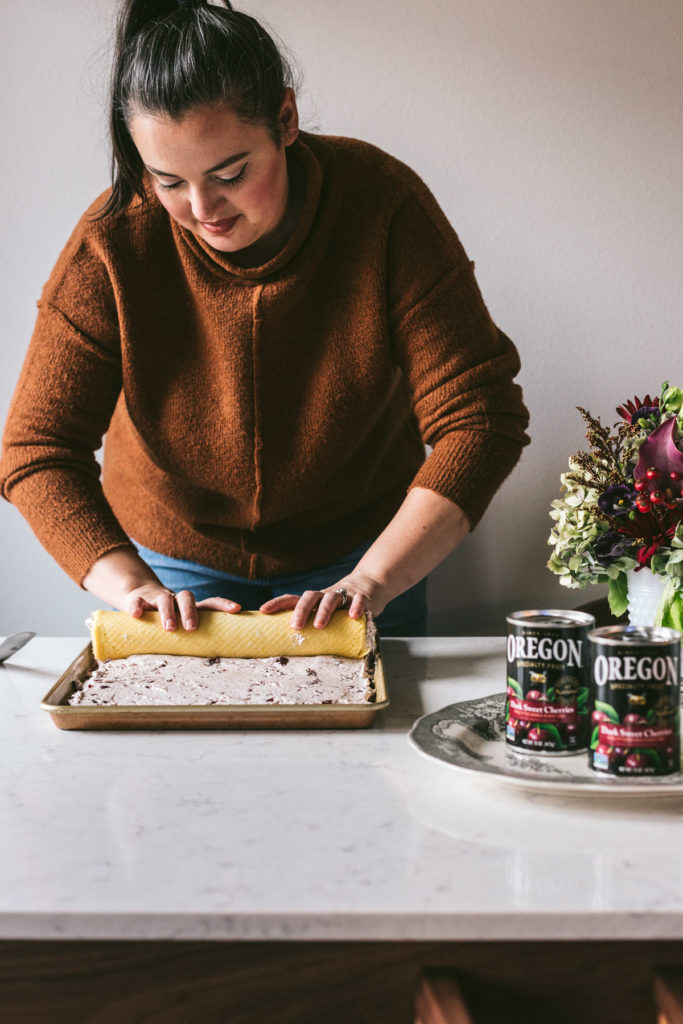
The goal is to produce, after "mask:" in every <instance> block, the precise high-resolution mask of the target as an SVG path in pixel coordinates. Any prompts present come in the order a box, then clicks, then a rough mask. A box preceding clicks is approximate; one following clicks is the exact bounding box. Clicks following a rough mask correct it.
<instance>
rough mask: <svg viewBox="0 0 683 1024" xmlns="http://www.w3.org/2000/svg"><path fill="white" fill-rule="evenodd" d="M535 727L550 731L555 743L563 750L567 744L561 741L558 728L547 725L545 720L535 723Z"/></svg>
mask: <svg viewBox="0 0 683 1024" xmlns="http://www.w3.org/2000/svg"><path fill="white" fill-rule="evenodd" d="M537 728H539V729H543V730H544V732H549V733H551V734H552V735H553V736H554V737H555V742H556V743H557V745H558V747H559V748H560V750H564V749H565V747H566V746H567V744H566V743H563V742H562V737H561V736H560V731H559V729H558V728H557V726H556V725H547V724H546V723H545V722H539V723H538V725H537Z"/></svg>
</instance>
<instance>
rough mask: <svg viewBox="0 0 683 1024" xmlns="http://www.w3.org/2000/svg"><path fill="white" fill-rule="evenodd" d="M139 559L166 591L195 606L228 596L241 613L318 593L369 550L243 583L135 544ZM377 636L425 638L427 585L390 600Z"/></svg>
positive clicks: (423, 583)
mask: <svg viewBox="0 0 683 1024" xmlns="http://www.w3.org/2000/svg"><path fill="white" fill-rule="evenodd" d="M132 543H133V544H135V547H136V548H137V549H138V554H139V555H140V558H142V559H143V561H145V562H146V563H147V565H148V566H149V567H150V569H152V570H153V571H154V572H155V573H156V574H157V576H158V577H159V579H160V580H161V582H162V583H163V584H164V586H165V587H168V589H169V590H174V591H176V593H177V592H178V591H180V590H191V591H192V593H193V594H194V596H195V600H196V601H203V600H204V598H205V597H227V598H229V599H230V600H231V601H236V602H237V603H238V604H241V605H242V607H243V608H245V609H256V608H259V607H260V605H262V604H263V603H264V602H265V601H269V600H270V599H271V598H273V597H279V596H280V595H281V594H303V592H304V590H322V589H323V588H325V587H329V586H331V585H332V584H333V583H336V582H337V580H340V579H341V578H342V577H343V576H346V575H347V574H348V573H350V572H351V570H352V569H353V568H354V567H355V565H356V563H357V562H358V561H359V559H360V558H361V556H362V555H363V554H365V552H366V551H367V549H368V548H369V547H370V545H369V544H363V545H362V546H361V547H359V548H356V550H355V551H350V552H349V553H348V554H347V555H344V556H343V557H342V558H339V559H337V561H336V562H330V563H328V564H327V565H321V566H318V567H317V568H314V569H307V570H305V571H304V572H298V573H292V574H290V575H288V576H270V577H268V578H266V579H257V580H247V579H244V577H243V576H232V575H231V574H230V573H228V572H220V571H219V570H218V569H212V568H210V567H209V566H206V565H199V564H198V563H197V562H187V561H185V560H183V559H181V558H171V557H170V556H169V555H161V554H159V553H158V552H157V551H150V550H149V548H145V547H143V546H142V545H141V544H138V542H137V541H135V540H134V541H133V542H132ZM377 630H378V632H379V634H380V636H426V632H427V580H426V579H424V580H421V581H420V582H419V583H417V584H416V585H415V586H414V587H411V588H410V590H407V591H406V592H405V593H404V594H400V595H399V596H398V597H396V598H394V600H393V601H390V602H389V604H388V605H387V606H386V608H385V609H384V611H383V612H382V614H381V615H379V616H378V617H377Z"/></svg>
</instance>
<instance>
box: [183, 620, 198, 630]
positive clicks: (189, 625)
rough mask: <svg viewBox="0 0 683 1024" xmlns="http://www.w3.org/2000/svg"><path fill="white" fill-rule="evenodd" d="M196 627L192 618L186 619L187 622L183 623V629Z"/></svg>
mask: <svg viewBox="0 0 683 1024" xmlns="http://www.w3.org/2000/svg"><path fill="white" fill-rule="evenodd" d="M196 628H197V623H196V622H195V620H194V619H188V620H187V622H186V623H185V629H196Z"/></svg>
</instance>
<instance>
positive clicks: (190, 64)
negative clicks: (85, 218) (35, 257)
mask: <svg viewBox="0 0 683 1024" xmlns="http://www.w3.org/2000/svg"><path fill="white" fill-rule="evenodd" d="M290 85H292V69H291V66H290V64H289V62H288V60H287V59H286V57H285V56H284V55H283V54H282V52H281V51H280V49H279V48H278V46H277V45H276V44H275V42H274V41H273V39H272V38H271V36H270V35H269V34H268V32H266V30H265V29H264V28H263V27H262V26H261V25H260V24H259V23H258V21H256V19H255V18H252V17H250V15H248V14H244V13H242V12H241V11H234V10H233V9H232V7H231V5H230V3H229V2H227V0H226V2H225V4H224V6H221V7H218V6H216V5H215V4H208V3H207V2H205V0H189V2H188V0H184V2H181V3H179V2H178V0H125V2H124V3H123V5H122V8H121V12H120V16H119V22H118V29H117V36H116V51H115V55H114V64H113V68H112V78H111V97H110V103H111V114H110V117H111V122H110V126H111V140H112V190H111V194H110V196H109V198H108V200H107V202H106V203H105V205H104V206H103V207H102V208H101V209H100V210H99V211H98V214H97V216H96V218H95V219H97V220H100V219H102V218H104V217H109V216H111V215H112V214H115V213H119V212H121V211H122V210H125V209H126V207H127V206H128V204H129V203H130V202H131V200H132V199H133V198H134V196H136V195H137V196H139V197H140V198H141V199H142V200H143V201H144V200H145V199H146V194H145V189H144V186H143V181H142V179H143V173H144V166H143V163H142V160H141V158H140V154H139V153H138V151H137V148H136V146H135V143H134V142H133V139H132V137H131V134H130V131H129V129H128V119H129V117H130V114H131V112H133V111H136V110H137V111H145V112H147V113H152V114H162V115H166V116H168V117H170V118H179V117H181V116H182V115H183V114H184V113H187V111H188V110H191V109H192V108H194V107H199V106H206V105H208V104H211V103H217V102H220V101H223V102H227V103H229V104H230V106H231V107H232V108H233V110H234V111H235V113H236V114H237V116H238V117H239V118H241V119H242V120H244V121H247V122H249V123H251V124H259V125H263V126H265V127H266V128H267V129H268V131H269V132H270V134H271V136H272V138H273V140H274V141H275V142H276V143H277V145H278V146H279V145H281V142H282V139H281V135H280V128H279V124H278V115H279V113H280V107H281V105H282V100H283V97H284V93H285V90H286V89H287V87H288V86H290Z"/></svg>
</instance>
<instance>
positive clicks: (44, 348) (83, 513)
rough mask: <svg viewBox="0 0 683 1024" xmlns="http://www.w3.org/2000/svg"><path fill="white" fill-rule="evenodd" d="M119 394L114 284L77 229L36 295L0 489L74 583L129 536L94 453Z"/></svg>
mask: <svg viewBox="0 0 683 1024" xmlns="http://www.w3.org/2000/svg"><path fill="white" fill-rule="evenodd" d="M120 392H121V357H120V344H119V337H118V330H117V318H116V307H115V302H114V296H113V291H112V285H111V281H110V280H109V276H108V274H107V270H106V267H105V265H104V263H103V261H102V260H101V259H99V258H98V255H97V253H96V252H94V251H93V246H92V241H91V240H90V241H89V240H88V238H87V237H86V236H85V235H84V233H83V231H80V230H79V229H77V230H76V232H75V233H74V235H73V236H72V238H71V240H70V242H69V244H68V245H67V247H66V248H65V250H64V252H63V253H62V255H61V256H60V258H59V261H58V262H57V264H56V266H55V269H54V270H53V272H52V275H51V277H50V279H49V281H48V282H47V284H46V286H45V288H44V289H43V294H42V297H41V299H40V301H39V302H38V317H37V321H36V325H35V330H34V332H33V336H32V339H31V343H30V345H29V349H28V352H27V355H26V358H25V361H24V365H23V368H22V372H21V376H20V379H19V383H18V385H17V388H16V391H15V394H14V397H13V400H12V403H11V406H10V410H9V414H8V418H7V423H6V426H5V431H4V435H3V448H2V459H1V461H0V487H1V488H2V494H3V496H4V497H5V498H7V499H8V500H9V501H11V502H12V503H13V504H14V505H16V506H17V508H18V509H19V511H20V512H21V513H22V515H23V516H24V517H25V518H26V519H27V520H28V523H29V525H30V526H31V528H32V530H33V531H34V533H35V534H36V536H37V537H38V539H39V540H40V542H41V543H42V544H43V546H44V547H45V548H46V549H47V551H48V552H49V553H50V554H51V555H52V556H53V557H54V558H55V559H56V560H57V562H58V563H59V564H60V565H61V566H62V568H63V569H65V571H66V572H67V573H68V574H69V575H70V576H71V577H72V578H73V579H74V580H76V582H78V583H81V582H82V580H83V578H84V576H85V575H86V574H87V572H88V570H89V569H90V567H91V566H92V564H93V563H94V562H95V560H96V559H97V558H98V557H100V555H102V554H104V553H105V552H107V551H108V550H111V549H113V548H116V547H120V546H122V545H124V544H129V543H130V541H129V539H128V537H127V536H126V534H125V533H124V531H123V530H122V528H121V526H120V525H119V523H118V522H117V520H116V517H115V516H114V513H113V512H112V510H111V508H110V507H109V504H108V503H107V501H106V499H105V497H104V494H103V492H102V487H101V484H100V467H99V464H98V462H97V460H96V458H95V454H94V453H95V451H96V450H97V449H98V448H99V447H100V445H101V443H102V436H103V434H104V433H105V431H106V430H107V427H108V425H109V420H110V418H111V415H112V412H113V409H114V407H115V404H116V402H117V400H118V397H119V394H120Z"/></svg>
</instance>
